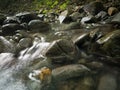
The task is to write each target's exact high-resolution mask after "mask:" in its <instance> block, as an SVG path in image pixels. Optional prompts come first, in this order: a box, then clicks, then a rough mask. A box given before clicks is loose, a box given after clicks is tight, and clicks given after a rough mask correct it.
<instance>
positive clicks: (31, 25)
mask: <svg viewBox="0 0 120 90" xmlns="http://www.w3.org/2000/svg"><path fill="white" fill-rule="evenodd" d="M119 40H120V6H119V5H118V4H111V3H107V4H106V3H105V4H103V3H101V2H100V1H99V0H97V1H92V2H90V3H87V4H85V5H82V6H79V5H76V6H74V7H71V8H70V9H67V10H65V11H62V12H61V13H60V14H58V13H54V12H51V13H47V14H43V13H36V12H21V13H17V14H14V15H12V16H11V15H7V16H6V15H4V14H0V90H120V42H119Z"/></svg>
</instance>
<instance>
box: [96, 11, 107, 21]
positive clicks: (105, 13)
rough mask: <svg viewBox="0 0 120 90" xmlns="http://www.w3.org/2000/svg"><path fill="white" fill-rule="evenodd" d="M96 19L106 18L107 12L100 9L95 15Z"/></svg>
mask: <svg viewBox="0 0 120 90" xmlns="http://www.w3.org/2000/svg"><path fill="white" fill-rule="evenodd" d="M95 17H96V18H97V19H98V20H102V21H103V20H105V19H107V18H108V15H107V12H105V11H100V12H99V13H98V14H97V15H96V16H95Z"/></svg>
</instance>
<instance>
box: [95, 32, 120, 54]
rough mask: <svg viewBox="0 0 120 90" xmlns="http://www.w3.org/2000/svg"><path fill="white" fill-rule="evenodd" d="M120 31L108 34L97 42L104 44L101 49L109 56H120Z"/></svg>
mask: <svg viewBox="0 0 120 90" xmlns="http://www.w3.org/2000/svg"><path fill="white" fill-rule="evenodd" d="M119 40H120V30H115V31H113V32H110V33H108V34H106V35H105V36H104V37H102V38H100V39H99V40H97V43H99V44H102V46H101V49H102V50H103V51H104V52H105V53H106V54H108V55H112V56H119V55H120V48H119V46H120V43H119Z"/></svg>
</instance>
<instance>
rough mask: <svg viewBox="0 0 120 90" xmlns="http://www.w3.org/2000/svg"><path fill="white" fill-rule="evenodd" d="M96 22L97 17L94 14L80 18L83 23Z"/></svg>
mask: <svg viewBox="0 0 120 90" xmlns="http://www.w3.org/2000/svg"><path fill="white" fill-rule="evenodd" d="M95 22H97V19H96V18H95V17H94V16H91V15H90V16H87V17H83V18H82V19H81V23H82V24H85V23H95Z"/></svg>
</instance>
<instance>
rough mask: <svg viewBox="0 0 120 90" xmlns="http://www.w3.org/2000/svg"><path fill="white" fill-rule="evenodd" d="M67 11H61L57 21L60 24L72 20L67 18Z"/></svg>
mask: <svg viewBox="0 0 120 90" xmlns="http://www.w3.org/2000/svg"><path fill="white" fill-rule="evenodd" d="M69 14H70V13H69V11H68V10H65V11H63V12H62V13H61V14H60V16H59V21H60V23H69V22H71V21H72V18H71V17H69Z"/></svg>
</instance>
